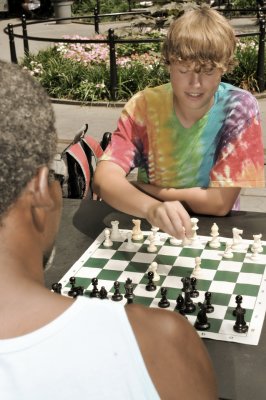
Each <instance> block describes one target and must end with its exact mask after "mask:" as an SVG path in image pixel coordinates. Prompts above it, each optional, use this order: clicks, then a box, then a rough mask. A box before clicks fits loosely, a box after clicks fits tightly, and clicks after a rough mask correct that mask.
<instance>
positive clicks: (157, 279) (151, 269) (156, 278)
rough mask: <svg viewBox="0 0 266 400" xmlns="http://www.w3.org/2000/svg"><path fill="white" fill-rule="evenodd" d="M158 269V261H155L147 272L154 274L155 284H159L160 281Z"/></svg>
mask: <svg viewBox="0 0 266 400" xmlns="http://www.w3.org/2000/svg"><path fill="white" fill-rule="evenodd" d="M157 269H158V264H157V262H156V261H153V262H152V263H151V265H150V266H149V268H148V271H147V272H149V271H152V272H153V281H154V282H158V281H159V280H160V275H159V274H158V272H157Z"/></svg>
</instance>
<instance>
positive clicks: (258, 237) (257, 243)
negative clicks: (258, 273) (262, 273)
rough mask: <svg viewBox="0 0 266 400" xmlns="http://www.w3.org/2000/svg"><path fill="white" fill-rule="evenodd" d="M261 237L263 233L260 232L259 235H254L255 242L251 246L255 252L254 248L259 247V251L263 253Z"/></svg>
mask: <svg viewBox="0 0 266 400" xmlns="http://www.w3.org/2000/svg"><path fill="white" fill-rule="evenodd" d="M261 238H262V234H261V233H260V234H259V235H253V239H254V243H253V244H252V246H251V251H252V252H253V253H254V251H253V250H254V248H257V249H256V250H257V252H258V253H261V252H262V251H263V247H262V245H261Z"/></svg>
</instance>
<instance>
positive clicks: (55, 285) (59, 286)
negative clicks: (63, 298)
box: [52, 283, 62, 294]
mask: <svg viewBox="0 0 266 400" xmlns="http://www.w3.org/2000/svg"><path fill="white" fill-rule="evenodd" d="M52 290H53V291H54V292H55V293H58V294H61V290H62V283H53V284H52Z"/></svg>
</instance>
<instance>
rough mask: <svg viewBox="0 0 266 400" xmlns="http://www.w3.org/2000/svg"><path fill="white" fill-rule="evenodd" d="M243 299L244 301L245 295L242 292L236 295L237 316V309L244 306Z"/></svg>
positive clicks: (234, 311) (234, 313) (234, 312)
mask: <svg viewBox="0 0 266 400" xmlns="http://www.w3.org/2000/svg"><path fill="white" fill-rule="evenodd" d="M242 301H243V297H242V296H241V295H240V294H238V295H237V296H236V308H235V309H234V310H233V315H234V316H235V317H236V311H237V309H238V308H243V307H242V305H241V304H242Z"/></svg>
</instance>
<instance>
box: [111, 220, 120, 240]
mask: <svg viewBox="0 0 266 400" xmlns="http://www.w3.org/2000/svg"><path fill="white" fill-rule="evenodd" d="M111 225H112V231H111V236H110V238H111V240H114V241H116V240H117V241H120V240H123V238H122V235H121V232H120V230H119V227H118V226H119V221H111Z"/></svg>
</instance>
